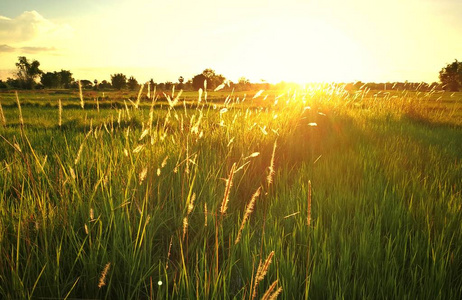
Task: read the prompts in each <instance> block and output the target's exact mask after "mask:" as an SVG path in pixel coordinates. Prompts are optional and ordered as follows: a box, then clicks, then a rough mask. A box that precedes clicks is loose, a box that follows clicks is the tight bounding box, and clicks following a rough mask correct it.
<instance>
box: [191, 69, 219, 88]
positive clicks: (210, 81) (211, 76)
mask: <svg viewBox="0 0 462 300" xmlns="http://www.w3.org/2000/svg"><path fill="white" fill-rule="evenodd" d="M225 80H226V78H225V77H224V76H223V75H220V74H216V73H215V71H214V70H212V69H205V70H204V71H202V73H201V74H198V75H196V76H194V77H193V79H192V86H193V88H194V89H195V90H198V89H204V82H205V81H207V89H210V90H213V89H214V88H216V87H217V86H219V85H220V84H222V83H223V82H224V81H225Z"/></svg>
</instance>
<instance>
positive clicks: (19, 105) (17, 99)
mask: <svg viewBox="0 0 462 300" xmlns="http://www.w3.org/2000/svg"><path fill="white" fill-rule="evenodd" d="M15 95H16V103H17V104H18V110H19V123H20V124H21V127H22V126H24V119H23V118H22V110H21V102H19V96H18V91H15Z"/></svg>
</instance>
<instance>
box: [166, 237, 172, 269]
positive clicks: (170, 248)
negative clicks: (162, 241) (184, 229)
mask: <svg viewBox="0 0 462 300" xmlns="http://www.w3.org/2000/svg"><path fill="white" fill-rule="evenodd" d="M172 244H173V236H172V237H171V238H170V244H169V245H168V253H167V263H166V265H165V270H168V260H169V259H170V254H171V253H172V252H171V251H172Z"/></svg>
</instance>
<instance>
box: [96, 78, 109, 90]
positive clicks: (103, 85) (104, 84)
mask: <svg viewBox="0 0 462 300" xmlns="http://www.w3.org/2000/svg"><path fill="white" fill-rule="evenodd" d="M111 87H112V86H111V84H110V83H109V82H108V81H107V80H103V81H101V83H100V84H99V86H98V88H100V89H102V90H105V89H110V88H111Z"/></svg>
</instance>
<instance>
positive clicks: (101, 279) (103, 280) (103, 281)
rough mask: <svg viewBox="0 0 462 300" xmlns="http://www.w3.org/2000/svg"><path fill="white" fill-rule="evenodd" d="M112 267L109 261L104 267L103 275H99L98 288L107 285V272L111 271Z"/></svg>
mask: <svg viewBox="0 0 462 300" xmlns="http://www.w3.org/2000/svg"><path fill="white" fill-rule="evenodd" d="M110 267H111V263H110V262H108V263H107V264H106V266H105V267H104V270H103V272H101V276H100V277H99V283H98V288H102V287H103V286H105V285H106V276H107V273H108V272H109V268H110Z"/></svg>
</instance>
